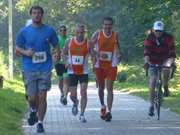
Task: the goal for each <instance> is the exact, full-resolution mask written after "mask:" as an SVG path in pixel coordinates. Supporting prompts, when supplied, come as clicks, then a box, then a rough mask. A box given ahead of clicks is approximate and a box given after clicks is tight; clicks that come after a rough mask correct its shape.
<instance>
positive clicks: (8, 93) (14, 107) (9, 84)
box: [0, 80, 26, 135]
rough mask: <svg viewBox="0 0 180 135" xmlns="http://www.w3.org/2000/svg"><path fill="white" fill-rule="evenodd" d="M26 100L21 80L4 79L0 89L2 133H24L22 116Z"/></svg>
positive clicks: (0, 127) (1, 134) (8, 134)
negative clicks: (2, 86)
mask: <svg viewBox="0 0 180 135" xmlns="http://www.w3.org/2000/svg"><path fill="white" fill-rule="evenodd" d="M25 108H26V102H25V98H24V90H23V84H22V82H21V81H19V80H12V81H6V80H5V81H4V88H3V89H0V135H22V128H21V127H22V118H23V116H24V113H25V110H26V109H25Z"/></svg>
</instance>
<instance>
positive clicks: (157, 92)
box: [156, 82, 162, 120]
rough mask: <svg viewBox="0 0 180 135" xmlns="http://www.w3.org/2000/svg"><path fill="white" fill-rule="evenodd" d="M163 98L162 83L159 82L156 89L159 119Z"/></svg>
mask: <svg viewBox="0 0 180 135" xmlns="http://www.w3.org/2000/svg"><path fill="white" fill-rule="evenodd" d="M161 98H162V92H161V83H160V82H158V84H157V91H156V111H157V117H158V118H157V119H158V120H159V119H160V110H161V109H160V108H161Z"/></svg>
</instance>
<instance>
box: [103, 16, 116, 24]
mask: <svg viewBox="0 0 180 135" xmlns="http://www.w3.org/2000/svg"><path fill="white" fill-rule="evenodd" d="M104 21H111V22H112V24H113V23H114V21H113V18H112V17H110V16H106V17H104V18H103V22H104Z"/></svg>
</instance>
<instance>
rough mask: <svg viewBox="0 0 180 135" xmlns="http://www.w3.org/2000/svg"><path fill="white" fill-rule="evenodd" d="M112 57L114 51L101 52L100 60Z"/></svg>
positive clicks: (108, 59)
mask: <svg viewBox="0 0 180 135" xmlns="http://www.w3.org/2000/svg"><path fill="white" fill-rule="evenodd" d="M111 59H112V52H106V51H101V52H100V60H103V61H111Z"/></svg>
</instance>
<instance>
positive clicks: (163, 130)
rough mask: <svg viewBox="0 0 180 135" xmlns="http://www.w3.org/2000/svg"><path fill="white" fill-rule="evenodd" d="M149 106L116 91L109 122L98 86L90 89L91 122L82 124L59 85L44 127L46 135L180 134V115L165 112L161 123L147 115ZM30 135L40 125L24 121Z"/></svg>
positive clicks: (88, 115) (51, 94) (52, 95)
mask: <svg viewBox="0 0 180 135" xmlns="http://www.w3.org/2000/svg"><path fill="white" fill-rule="evenodd" d="M148 105H149V104H148V103H147V102H146V101H144V100H142V99H141V98H138V97H134V96H131V95H128V94H127V93H120V92H117V91H116V92H115V96H114V104H113V110H112V116H113V119H112V121H111V122H109V123H107V122H105V121H103V120H101V119H100V117H99V100H98V97H97V89H96V88H95V85H94V84H89V87H88V105H87V110H86V118H87V123H80V122H79V120H78V116H76V117H74V116H73V115H72V114H71V107H72V102H71V101H70V100H69V99H68V105H67V106H62V105H61V104H60V102H59V91H58V87H57V86H56V85H53V87H52V90H51V91H50V92H49V93H48V110H47V113H46V117H45V121H44V127H45V131H46V133H45V134H46V135H180V115H177V114H175V113H172V112H169V111H168V110H165V109H163V110H162V112H161V120H160V121H157V120H156V117H153V118H150V117H148V116H147V110H148V109H147V108H148ZM23 123H24V125H23V129H24V132H25V134H26V135H36V134H37V133H36V126H32V127H30V126H28V125H27V122H26V119H25V120H24V122H23Z"/></svg>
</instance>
